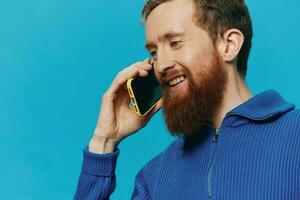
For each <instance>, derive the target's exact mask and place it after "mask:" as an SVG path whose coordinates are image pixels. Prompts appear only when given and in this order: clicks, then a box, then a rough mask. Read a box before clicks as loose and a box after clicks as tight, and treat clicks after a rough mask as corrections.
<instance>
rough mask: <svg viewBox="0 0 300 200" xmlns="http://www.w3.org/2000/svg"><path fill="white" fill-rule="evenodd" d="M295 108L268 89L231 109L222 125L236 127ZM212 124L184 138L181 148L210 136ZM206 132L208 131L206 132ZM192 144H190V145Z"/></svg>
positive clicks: (268, 118)
mask: <svg viewBox="0 0 300 200" xmlns="http://www.w3.org/2000/svg"><path fill="white" fill-rule="evenodd" d="M293 109H295V105H293V104H291V103H288V102H287V101H286V100H285V99H283V97H282V96H281V95H280V94H279V93H277V92H276V91H275V90H267V91H264V92H262V93H259V94H257V95H255V96H253V97H252V98H250V99H248V100H247V101H245V102H244V103H242V104H240V105H239V106H237V107H235V108H234V109H232V110H231V111H229V112H228V113H227V114H226V115H225V118H224V120H223V123H222V126H230V127H235V126H239V125H242V124H247V123H249V120H254V121H264V120H270V119H272V118H275V117H278V116H280V115H282V114H284V113H286V112H288V111H291V110H293ZM211 128H212V126H211V125H209V124H207V125H204V126H203V127H202V128H201V129H200V131H201V132H202V133H201V134H196V135H194V136H192V137H189V138H182V146H181V148H185V146H186V144H187V143H189V144H191V145H193V143H198V142H197V140H198V141H199V140H200V141H201V140H202V139H203V138H204V137H206V136H208V135H207V134H208V133H209V130H211ZM205 132H206V133H205ZM188 146H190V145H188Z"/></svg>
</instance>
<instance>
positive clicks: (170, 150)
mask: <svg viewBox="0 0 300 200" xmlns="http://www.w3.org/2000/svg"><path fill="white" fill-rule="evenodd" d="M181 144H182V138H178V139H176V140H174V141H173V142H172V143H171V144H170V145H169V146H168V147H167V148H166V149H165V150H164V151H163V152H161V153H160V154H158V155H157V156H155V157H154V158H152V159H151V160H149V161H148V162H147V163H146V164H145V165H144V167H143V168H142V169H141V170H140V172H139V174H141V173H142V174H143V175H144V176H153V175H155V174H156V173H158V171H159V170H160V169H161V168H163V167H164V165H165V164H166V163H168V162H172V160H173V159H174V158H175V157H176V155H177V152H179V151H180V149H181Z"/></svg>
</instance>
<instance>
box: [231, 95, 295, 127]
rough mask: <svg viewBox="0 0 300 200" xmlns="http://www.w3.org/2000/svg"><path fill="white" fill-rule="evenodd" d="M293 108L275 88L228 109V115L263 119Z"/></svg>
mask: <svg viewBox="0 0 300 200" xmlns="http://www.w3.org/2000/svg"><path fill="white" fill-rule="evenodd" d="M294 108H295V105H293V104H291V103H288V102H287V101H286V100H285V99H283V98H282V96H281V95H280V94H279V93H277V92H276V91H275V90H267V91H264V92H262V93H259V94H258V95H255V96H254V97H252V98H250V99H249V100H247V101H246V102H244V103H242V104H241V105H239V106H237V107H236V108H234V109H232V110H231V111H229V112H228V113H227V114H226V116H228V115H237V116H241V117H245V118H248V119H251V120H256V121H263V120H268V119H270V118H273V117H277V116H279V115H281V114H284V113H286V112H288V111H290V110H292V109H294Z"/></svg>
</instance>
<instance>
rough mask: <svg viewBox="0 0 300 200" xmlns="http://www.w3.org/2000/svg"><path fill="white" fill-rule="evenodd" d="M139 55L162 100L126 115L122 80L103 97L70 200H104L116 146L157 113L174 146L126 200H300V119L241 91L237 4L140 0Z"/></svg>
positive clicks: (290, 108)
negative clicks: (142, 51)
mask: <svg viewBox="0 0 300 200" xmlns="http://www.w3.org/2000/svg"><path fill="white" fill-rule="evenodd" d="M143 16H144V19H145V24H146V48H147V49H148V50H149V52H150V53H151V55H152V57H153V60H154V70H155V74H156V76H157V78H158V80H159V81H160V83H161V85H162V87H163V91H164V97H163V99H162V100H160V101H159V103H158V104H157V105H156V107H155V108H154V109H153V110H152V111H151V112H150V113H149V114H148V115H147V116H146V117H138V116H137V115H135V113H134V111H133V110H132V109H131V107H130V106H129V103H130V98H129V96H128V94H127V91H126V86H125V85H126V80H128V79H130V78H133V77H137V76H141V77H145V76H147V74H148V71H149V70H150V69H151V65H150V64H149V63H150V60H149V59H146V60H144V61H143V62H138V63H135V64H133V65H131V66H130V67H128V68H125V69H124V70H123V71H121V72H120V73H119V74H118V75H117V76H116V78H115V80H114V81H113V82H112V84H111V86H110V88H109V89H108V90H107V91H106V93H105V94H104V95H103V99H102V105H101V110H100V114H99V118H98V122H97V126H96V129H95V132H94V135H93V137H92V139H91V141H90V143H89V145H88V148H86V149H85V150H84V161H83V166H82V172H81V175H80V179H79V182H78V187H77V192H76V194H75V197H74V199H109V196H110V194H111V193H112V192H113V191H114V189H115V183H116V182H115V181H116V178H115V172H114V171H115V167H116V161H117V157H118V155H119V149H118V148H117V147H118V144H119V143H120V142H121V141H122V140H123V139H125V138H126V137H128V136H129V135H131V134H134V133H135V132H137V131H138V130H139V129H141V128H142V127H144V126H145V125H146V124H147V122H148V121H149V120H150V118H151V117H152V116H153V114H155V113H156V112H157V111H158V110H159V109H160V108H163V114H164V118H165V122H166V125H167V127H168V129H169V131H170V132H171V134H173V135H176V136H178V139H177V140H176V141H175V142H173V143H172V144H171V145H170V146H169V147H168V148H167V149H166V150H165V151H164V152H162V153H161V154H160V155H158V156H157V157H155V158H154V159H152V160H151V161H149V163H147V164H146V165H145V167H144V168H143V169H142V170H141V171H140V172H139V173H138V175H137V177H136V182H135V188H134V191H133V194H132V199H160V200H161V199H172V200H174V199H184V200H192V199H225V200H226V199H228V200H235V199H243V200H245V199H249V200H250V199H251V200H253V199H272V200H274V199H285V200H289V199H300V170H299V166H300V148H299V147H300V112H299V111H297V110H295V106H294V105H293V104H290V103H288V102H286V101H285V100H284V99H283V98H282V97H281V96H280V95H279V94H278V93H277V92H275V91H273V90H268V91H266V92H263V93H261V94H258V95H256V96H252V94H251V92H250V91H249V89H248V87H247V85H246V83H245V80H244V79H245V76H246V71H247V60H248V56H249V52H250V48H251V39H252V26H251V20H250V17H249V14H248V9H247V7H246V6H245V4H244V2H243V1H242V0H227V1H226V0H214V1H211V0H148V2H147V3H146V5H145V7H144V10H143Z"/></svg>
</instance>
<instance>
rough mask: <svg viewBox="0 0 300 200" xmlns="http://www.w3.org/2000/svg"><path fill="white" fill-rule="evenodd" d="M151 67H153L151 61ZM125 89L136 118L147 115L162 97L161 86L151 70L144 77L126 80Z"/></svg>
mask: <svg viewBox="0 0 300 200" xmlns="http://www.w3.org/2000/svg"><path fill="white" fill-rule="evenodd" d="M151 65H152V66H153V62H152V60H151ZM127 89H128V93H129V96H130V98H131V102H132V104H133V107H134V110H135V113H136V114H137V115H138V116H145V115H147V113H148V112H149V111H150V110H151V109H152V108H154V107H155V105H156V104H157V102H158V101H159V99H160V98H162V96H163V91H162V88H161V85H160V83H159V81H158V80H157V79H156V76H155V73H154V69H153V68H152V69H151V70H150V71H149V72H148V76H146V77H136V78H131V79H129V80H127Z"/></svg>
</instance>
